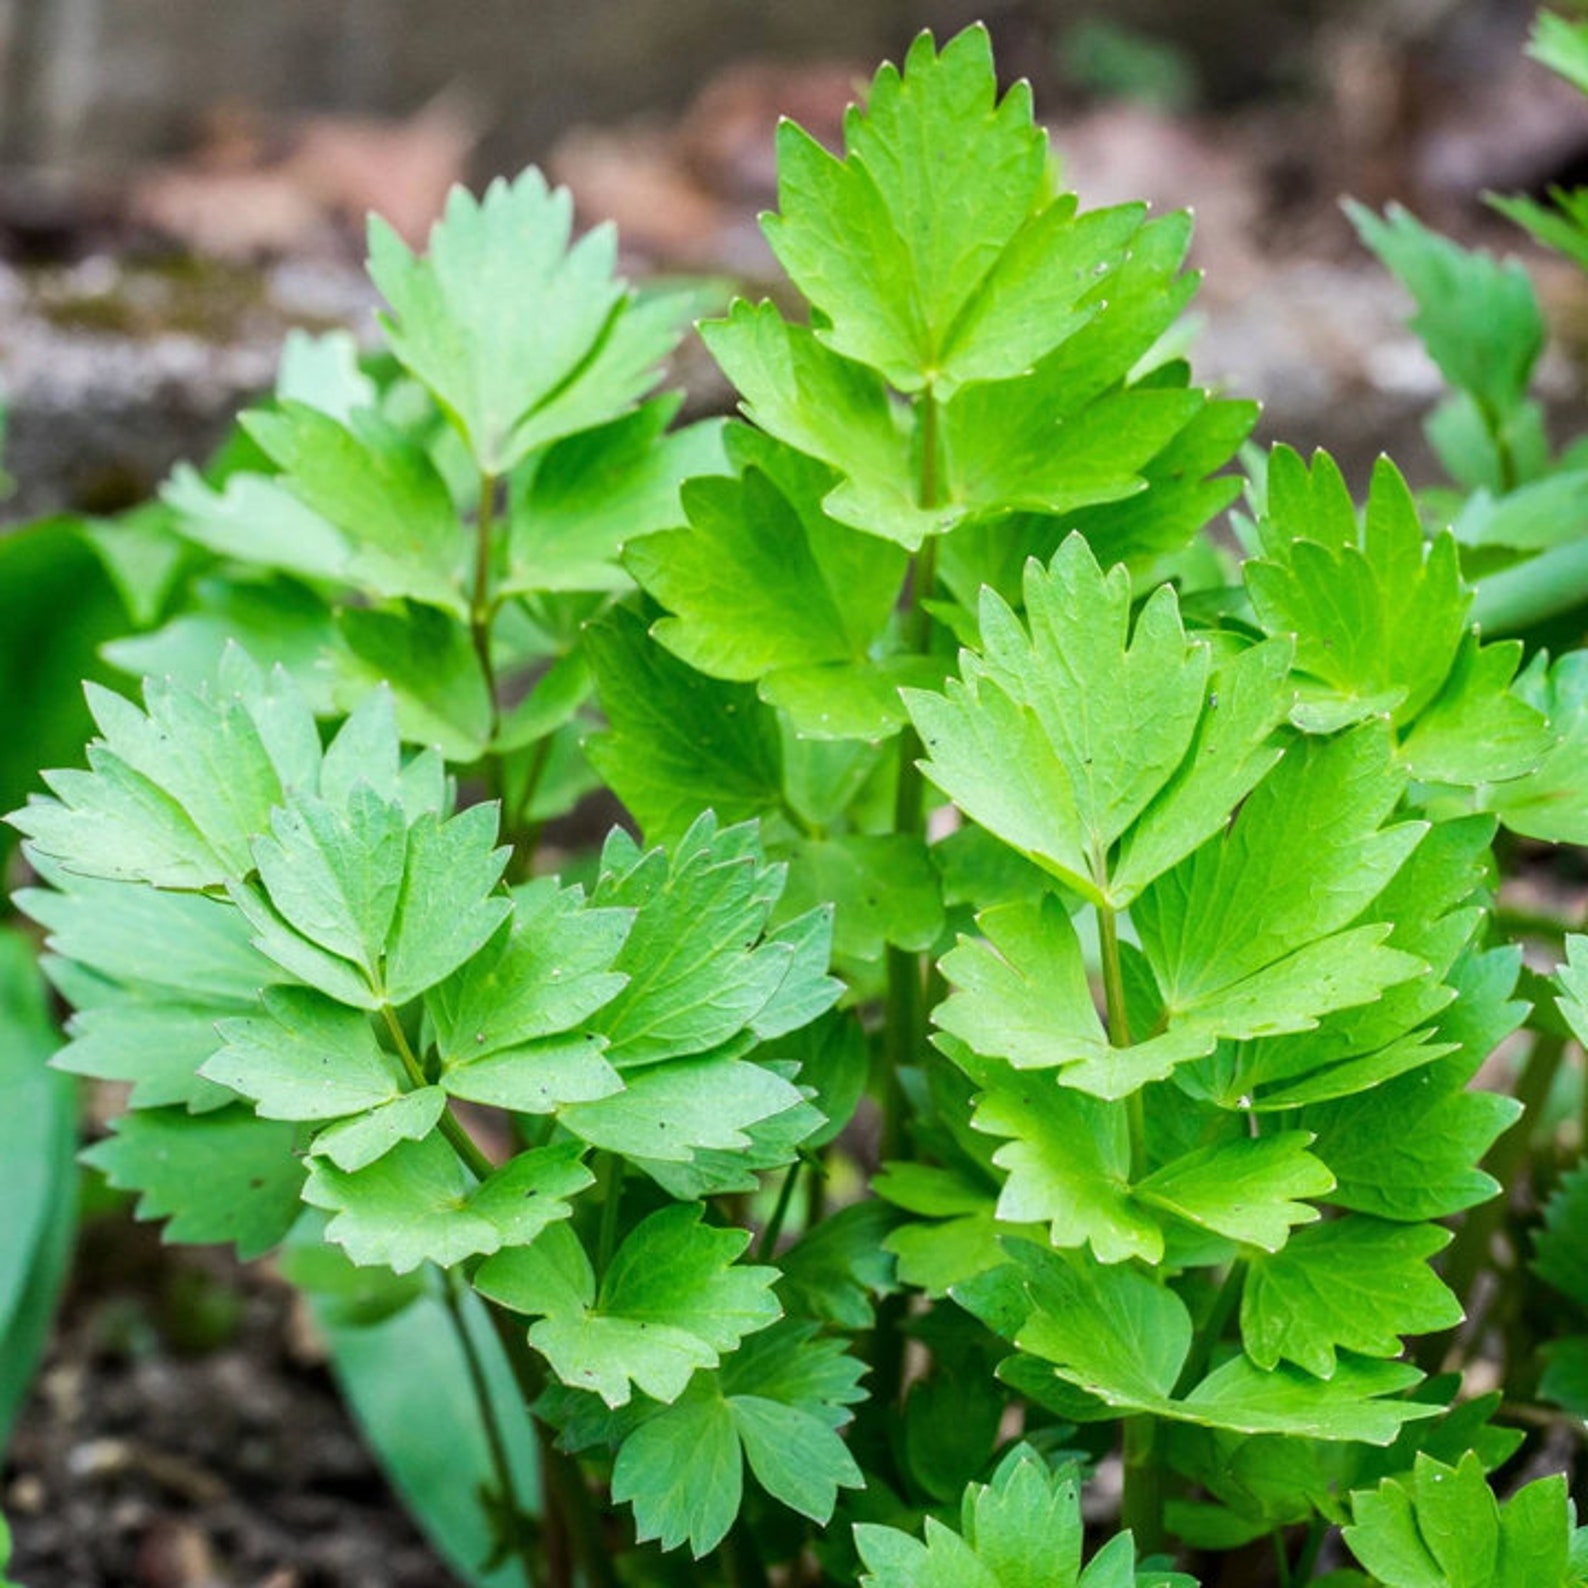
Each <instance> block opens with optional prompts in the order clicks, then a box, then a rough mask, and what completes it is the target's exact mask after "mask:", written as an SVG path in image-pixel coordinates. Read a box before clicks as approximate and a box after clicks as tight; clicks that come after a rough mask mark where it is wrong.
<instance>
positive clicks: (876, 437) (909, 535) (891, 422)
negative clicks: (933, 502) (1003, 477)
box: [700, 299, 961, 551]
mask: <svg viewBox="0 0 1588 1588" xmlns="http://www.w3.org/2000/svg"><path fill="white" fill-rule="evenodd" d="M700 334H701V337H702V339H703V340H704V341H705V344H706V346H707V348H709V349H710V351H711V354H712V357H714V358H715V359H716V360H717V362H718V363H719V364H720V365H721V366H722V369H723V373H724V374H726V375H727V377H728V379H729V381H731V382H732V384H733V386H734V388H735V389H736V390H737V391H738V393H739V397H740V408H741V409H742V411H743V413H744V415H745V417H746V418H747V419H749V420H750V421H751V422H752V423H753V424H755V425H756V426H757V427H758V428H759V429H761V430H764V431H765V432H766V433H767V434H768V435H770V436H774V437H776V438H777V440H779V441H781V442H784V443H786V444H787V445H788V446H790V447H794V448H797V449H798V450H799V451H801V452H805V453H808V454H809V455H810V456H811V457H813V458H818V459H820V460H821V461H822V462H823V463H826V464H829V465H830V466H831V467H832V468H834V469H836V470H837V471H838V472H839V473H840V474H841V475H843V476H844V478H843V482H842V483H841V484H839V485H837V486H835V487H834V488H833V489H832V490H831V491H830V492H829V493H828V494H827V496H826V497H825V498H824V499H823V502H822V506H823V508H824V510H825V511H826V512H827V513H828V515H829V516H830V517H832V518H834V519H836V520H837V521H838V522H839V523H841V524H849V525H852V526H853V527H854V528H856V529H860V530H864V531H865V532H866V533H867V534H870V535H874V536H877V537H878V538H880V539H884V540H891V541H894V542H895V543H897V544H898V545H900V546H902V547H904V549H905V550H906V551H915V550H917V549H918V548H919V547H920V545H921V543H922V542H923V541H924V540H925V539H926V537H927V536H928V535H932V534H938V533H941V532H942V531H943V530H946V529H950V528H952V527H953V525H954V524H955V523H956V522H957V521H958V519H959V518H960V516H961V515H960V513H959V512H958V511H957V510H955V509H953V508H933V509H926V508H922V507H920V506H918V505H917V502H916V495H915V489H914V484H913V482H914V471H913V470H912V469H911V466H910V444H909V437H908V434H907V432H906V428H905V425H904V422H903V417H902V416H901V415H899V414H898V413H897V412H896V410H895V408H894V406H893V404H892V403H891V401H890V399H889V397H888V392H887V388H886V387H885V386H884V385H883V383H882V380H881V378H880V377H878V376H877V375H875V374H873V373H872V372H871V371H870V370H869V369H866V368H864V367H863V366H861V365H859V364H853V363H850V362H849V360H847V359H844V358H840V357H839V356H838V355H837V354H836V353H833V352H830V351H829V350H828V349H827V348H826V347H825V346H824V345H823V344H822V343H821V342H820V341H818V340H817V337H816V334H815V332H813V331H812V330H810V329H809V328H808V327H806V326H797V325H789V324H787V323H786V322H785V321H784V319H783V317H782V316H781V315H780V314H779V313H778V311H777V308H776V307H775V306H774V305H773V304H770V303H762V304H759V305H753V304H749V303H746V302H744V301H743V300H742V299H740V300H738V301H736V302H735V303H734V304H733V306H732V308H731V309H730V310H729V312H728V317H727V319H725V320H712V321H708V322H707V323H706V324H704V325H703V326H701V328H700Z"/></svg>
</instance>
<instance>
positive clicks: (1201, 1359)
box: [1174, 1258, 1246, 1395]
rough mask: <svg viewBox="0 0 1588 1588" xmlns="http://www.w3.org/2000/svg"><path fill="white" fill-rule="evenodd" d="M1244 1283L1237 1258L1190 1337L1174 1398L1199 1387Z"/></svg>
mask: <svg viewBox="0 0 1588 1588" xmlns="http://www.w3.org/2000/svg"><path fill="white" fill-rule="evenodd" d="M1245 1280H1246V1264H1245V1263H1244V1262H1242V1261H1241V1260H1240V1259H1239V1258H1237V1259H1236V1260H1235V1261H1234V1262H1232V1263H1231V1264H1230V1266H1229V1270H1228V1271H1227V1272H1226V1273H1225V1275H1224V1280H1223V1282H1222V1283H1221V1284H1220V1286H1219V1288H1218V1293H1217V1295H1215V1296H1214V1298H1213V1302H1212V1305H1211V1306H1210V1307H1209V1308H1208V1314H1207V1317H1205V1318H1204V1319H1203V1320H1202V1323H1201V1326H1200V1327H1199V1328H1198V1329H1197V1332H1196V1334H1195V1335H1194V1336H1193V1337H1192V1340H1191V1349H1190V1350H1189V1351H1188V1352H1186V1359H1185V1365H1184V1366H1183V1367H1182V1368H1181V1369H1180V1377H1179V1378H1178V1379H1177V1380H1176V1381H1175V1390H1174V1393H1175V1394H1176V1395H1185V1394H1187V1393H1189V1392H1190V1390H1191V1389H1192V1388H1193V1387H1194V1386H1195V1385H1197V1384H1199V1383H1201V1381H1202V1375H1203V1374H1204V1373H1206V1372H1207V1370H1208V1364H1209V1363H1210V1362H1211V1361H1212V1360H1213V1353H1214V1352H1215V1351H1216V1350H1217V1349H1218V1344H1219V1341H1220V1340H1221V1339H1222V1338H1223V1336H1224V1330H1225V1327H1226V1325H1227V1324H1228V1323H1229V1321H1230V1319H1231V1318H1232V1317H1234V1315H1235V1309H1236V1307H1237V1305H1238V1304H1239V1303H1240V1299H1241V1287H1242V1285H1243V1284H1244V1283H1245Z"/></svg>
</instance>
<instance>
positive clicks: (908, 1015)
mask: <svg viewBox="0 0 1588 1588" xmlns="http://www.w3.org/2000/svg"><path fill="white" fill-rule="evenodd" d="M917 412H918V413H919V415H920V423H921V428H920V442H921V458H920V482H919V496H920V503H921V506H922V507H936V506H937V504H938V498H939V492H940V489H941V484H940V479H939V473H938V456H937V455H938V448H939V441H938V433H937V432H938V412H937V397H936V395H935V394H934V392H933V391H932V388H931V387H930V386H928V387H927V389H926V391H925V392H924V393H923V394H922V396H921V398H920V402H919V405H918V409H917ZM936 583H937V541H936V539H935V538H933V537H929V538H928V539H927V541H926V543H925V544H924V545H923V546H922V548H921V550H920V552H919V553H918V554H917V556H916V558H915V564H914V567H913V568H912V569H911V572H910V598H909V609H908V612H907V613H906V617H905V626H904V638H905V644H906V646H907V648H908V650H909V651H910V653H911V654H912V655H917V656H924V655H925V654H926V653H927V652H928V651H929V650H930V649H931V646H932V613H931V610H930V609H929V607H928V605H927V603H928V602H929V601H930V600H931V599H932V591H933V587H934V586H935V585H936ZM920 755H921V740H920V736H919V735H918V734H917V733H916V731H915V729H914V728H912V727H909V726H906V727H905V729H904V731H903V732H902V733H901V734H900V735H899V761H898V777H897V781H896V783H895V785H894V798H893V830H894V832H896V833H902V834H905V835H908V836H910V837H921V836H923V835H924V832H925V827H926V783H925V779H923V778H922V776H921V769H920V767H919V766H917V765H916V762H917V760H918V759H919V757H920ZM926 1019H927V1008H926V988H925V966H924V963H923V960H922V956H921V955H919V954H912V953H909V952H907V951H906V950H904V949H901V948H896V947H892V946H890V947H889V949H888V1000H887V1007H886V1009H885V1010H884V1011H883V1020H884V1025H883V1032H882V1054H883V1062H884V1065H885V1069H886V1073H885V1075H884V1078H883V1096H882V1123H881V1129H880V1131H879V1132H878V1158H879V1159H880V1161H881V1162H883V1163H886V1162H887V1161H888V1160H889V1159H890V1158H896V1157H897V1156H898V1155H899V1153H900V1152H901V1151H902V1150H903V1148H904V1144H905V1143H904V1114H905V1105H904V1088H903V1084H902V1082H901V1079H900V1078H901V1076H902V1075H903V1073H904V1071H905V1069H906V1068H907V1067H909V1066H910V1065H912V1064H914V1063H915V1062H916V1061H917V1059H918V1058H919V1056H920V1053H921V1049H922V1047H923V1046H924V1044H925V1042H926ZM905 1305H906V1303H905V1297H904V1295H903V1293H902V1292H900V1293H899V1294H896V1295H892V1296H887V1297H884V1298H883V1300H882V1301H881V1302H880V1303H879V1305H878V1307H877V1324H876V1329H875V1330H874V1332H873V1336H872V1350H871V1358H872V1377H871V1393H872V1396H873V1401H874V1404H875V1405H876V1406H877V1407H879V1408H881V1409H883V1410H884V1411H886V1410H888V1409H890V1408H893V1407H895V1406H897V1404H898V1401H899V1397H900V1395H901V1394H902V1393H903V1390H904V1333H903V1329H904V1320H905Z"/></svg>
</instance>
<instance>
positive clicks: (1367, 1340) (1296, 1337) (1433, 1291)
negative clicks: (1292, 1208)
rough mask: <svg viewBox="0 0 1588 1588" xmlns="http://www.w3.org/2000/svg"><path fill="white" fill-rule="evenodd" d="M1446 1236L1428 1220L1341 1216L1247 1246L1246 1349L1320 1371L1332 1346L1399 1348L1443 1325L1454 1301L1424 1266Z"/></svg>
mask: <svg viewBox="0 0 1588 1588" xmlns="http://www.w3.org/2000/svg"><path fill="white" fill-rule="evenodd" d="M1449 1240H1450V1235H1449V1232H1448V1231H1446V1230H1443V1229H1439V1228H1437V1227H1435V1226H1431V1225H1396V1224H1384V1223H1380V1222H1379V1220H1377V1219H1369V1218H1361V1217H1357V1216H1350V1217H1346V1218H1343V1219H1336V1220H1333V1221H1332V1222H1330V1223H1327V1224H1320V1225H1318V1226H1316V1227H1315V1228H1313V1229H1308V1230H1298V1231H1297V1232H1296V1233H1295V1234H1294V1235H1292V1236H1291V1238H1290V1240H1289V1242H1288V1243H1287V1244H1286V1245H1285V1247H1284V1249H1283V1250H1281V1251H1277V1252H1273V1253H1271V1254H1269V1255H1260V1254H1254V1255H1253V1256H1252V1258H1251V1260H1250V1264H1249V1267H1248V1269H1247V1275H1246V1284H1245V1288H1244V1289H1243V1290H1242V1292H1241V1340H1242V1342H1243V1344H1244V1345H1245V1347H1246V1354H1247V1355H1248V1356H1249V1357H1251V1359H1252V1360H1253V1361H1254V1362H1255V1363H1257V1365H1258V1366H1259V1367H1262V1368H1272V1367H1275V1366H1276V1365H1277V1364H1278V1363H1279V1361H1280V1360H1281V1358H1283V1359H1284V1360H1286V1361H1290V1362H1294V1363H1295V1364H1296V1366H1297V1367H1299V1368H1302V1369H1304V1370H1305V1371H1306V1372H1308V1373H1312V1374H1314V1375H1316V1376H1317V1377H1318V1378H1329V1377H1331V1376H1332V1375H1333V1373H1334V1367H1335V1352H1336V1349H1337V1348H1344V1349H1345V1350H1347V1351H1355V1352H1358V1353H1359V1354H1361V1355H1363V1356H1398V1355H1399V1354H1400V1351H1401V1336H1402V1335H1405V1334H1428V1333H1432V1332H1433V1331H1434V1330H1437V1329H1448V1328H1452V1327H1453V1326H1454V1325H1456V1324H1458V1323H1460V1322H1461V1318H1462V1312H1461V1305H1460V1303H1459V1302H1458V1301H1457V1300H1456V1298H1455V1297H1454V1296H1453V1295H1452V1294H1451V1293H1450V1291H1449V1290H1447V1289H1446V1288H1445V1286H1444V1285H1443V1284H1442V1283H1441V1281H1440V1280H1439V1278H1438V1277H1437V1276H1436V1275H1435V1273H1434V1271H1433V1270H1432V1269H1431V1268H1430V1267H1429V1266H1428V1259H1429V1258H1430V1257H1432V1256H1433V1254H1434V1253H1435V1252H1437V1251H1439V1250H1441V1249H1442V1248H1443V1247H1444V1246H1446V1245H1447V1244H1448V1243H1449Z"/></svg>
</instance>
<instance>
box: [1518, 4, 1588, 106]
mask: <svg viewBox="0 0 1588 1588" xmlns="http://www.w3.org/2000/svg"><path fill="white" fill-rule="evenodd" d="M1527 53H1528V54H1529V55H1531V56H1532V57H1533V59H1534V60H1535V61H1542V62H1543V63H1544V65H1545V66H1547V67H1548V68H1549V69H1550V70H1551V71H1552V72H1558V73H1559V74H1560V76H1562V77H1564V78H1565V79H1566V81H1567V82H1568V83H1570V84H1571V85H1572V86H1573V87H1574V88H1576V89H1577V90H1579V91H1580V92H1582V93H1588V36H1585V35H1584V30H1583V25H1582V23H1580V22H1574V21H1572V20H1571V18H1570V17H1563V16H1560V15H1558V14H1557V13H1555V12H1553V11H1540V12H1539V13H1538V15H1537V16H1536V17H1535V18H1534V19H1533V32H1532V36H1531V37H1530V38H1529V39H1528V41H1527Z"/></svg>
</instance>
